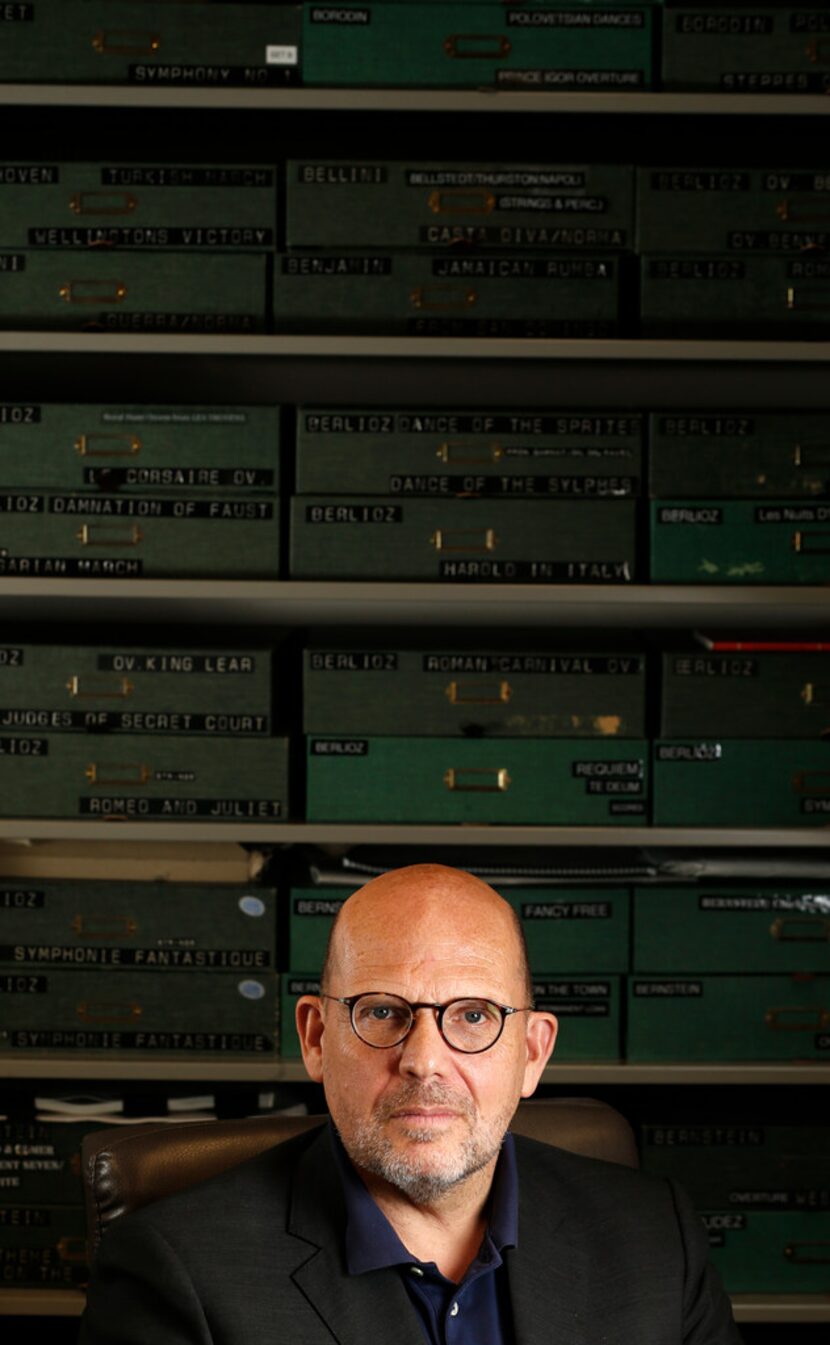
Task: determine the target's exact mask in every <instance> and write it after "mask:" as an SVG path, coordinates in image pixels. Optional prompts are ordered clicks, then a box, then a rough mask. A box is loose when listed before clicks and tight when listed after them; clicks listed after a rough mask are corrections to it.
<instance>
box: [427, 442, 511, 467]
mask: <svg viewBox="0 0 830 1345" xmlns="http://www.w3.org/2000/svg"><path fill="white" fill-rule="evenodd" d="M435 456H436V457H438V458H440V459H441V461H442V462H450V463H456V464H457V465H458V466H459V467H487V466H489V465H490V463H493V462H498V461H499V460H500V459H501V458H503V457H504V449H503V448H502V446H501V444H485V445H481V444H468V443H467V442H466V441H465V440H464V439H448V440H447V441H446V443H443V444H441V446H440V448H438V449H437V450H436V455H435Z"/></svg>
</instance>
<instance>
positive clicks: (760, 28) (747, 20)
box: [662, 0, 830, 94]
mask: <svg viewBox="0 0 830 1345" xmlns="http://www.w3.org/2000/svg"><path fill="white" fill-rule="evenodd" d="M828 36H830V15H829V14H828V12H827V10H826V9H823V8H821V7H820V6H818V5H816V4H812V5H811V4H809V3H805V4H799V5H793V4H788V3H781V2H780V0H779V3H777V4H758V5H746V4H744V5H738V4H734V5H729V4H724V3H721V2H720V0H715V3H713V2H712V0H709V3H707V2H706V0H701V2H700V3H697V4H694V3H692V4H689V3H683V0H665V9H664V14H663V43H662V46H663V50H662V72H663V87H664V88H666V89H717V90H719V91H720V92H722V93H764V94H771V93H772V94H775V93H826V92H827V90H828V88H830V52H828V42H827V39H828Z"/></svg>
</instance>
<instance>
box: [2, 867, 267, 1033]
mask: <svg viewBox="0 0 830 1345" xmlns="http://www.w3.org/2000/svg"><path fill="white" fill-rule="evenodd" d="M275 930H276V892H275V890H274V889H273V888H269V887H263V886H259V885H256V884H254V885H251V886H248V885H229V884H223V883H212V882H210V881H209V880H208V881H205V880H203V881H201V882H188V883H179V882H167V883H163V882H162V883H153V882H129V881H125V880H123V879H119V880H112V881H93V880H85V881H84V880H75V881H64V882H61V881H57V880H36V881H31V882H29V883H26V884H23V883H21V882H20V881H19V880H16V881H13V882H12V881H10V880H4V881H3V882H2V884H1V885H0V931H1V932H2V939H3V942H2V945H0V986H2V989H3V992H4V993H3V1004H4V1015H3V1027H2V1030H0V1054H2V1055H6V1056H14V1055H15V1054H17V1053H22V1054H25V1055H33V1056H37V1055H40V1054H43V1055H50V1054H52V1055H53V1054H55V1053H57V1054H60V1055H64V1054H70V1055H71V1054H73V1053H80V1054H83V1055H85V1056H86V1055H90V1056H96V1055H104V1056H108V1055H109V1056H122V1058H123V1057H124V1056H126V1058H128V1059H132V1060H137V1059H141V1058H144V1059H152V1058H153V1057H158V1056H159V1055H162V1056H165V1057H168V1058H169V1057H173V1058H177V1057H178V1058H180V1059H182V1060H193V1059H197V1058H200V1059H204V1060H220V1059H222V1058H223V1057H224V1058H227V1057H235V1058H252V1057H255V1056H264V1055H273V1054H274V1053H275V1052H276V1028H277V993H278V988H277V975H276V972H275V969H274V967H275V947H276V938H275Z"/></svg>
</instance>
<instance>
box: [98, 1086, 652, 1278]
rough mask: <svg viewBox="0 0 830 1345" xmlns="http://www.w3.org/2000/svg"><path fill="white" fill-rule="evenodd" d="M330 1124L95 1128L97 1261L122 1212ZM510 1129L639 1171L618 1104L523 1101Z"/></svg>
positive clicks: (284, 1121)
mask: <svg viewBox="0 0 830 1345" xmlns="http://www.w3.org/2000/svg"><path fill="white" fill-rule="evenodd" d="M324 1119H325V1118H324V1117H322V1116H279V1115H277V1116H256V1117H251V1118H248V1119H246V1120H241V1121H191V1122H186V1121H185V1122H177V1123H175V1124H172V1125H166V1124H163V1123H162V1124H159V1123H157V1122H156V1123H154V1122H150V1123H148V1124H144V1125H135V1126H110V1127H109V1128H108V1129H106V1130H96V1131H93V1132H92V1133H91V1134H89V1135H87V1136H86V1137H85V1138H84V1141H83V1146H82V1151H81V1152H82V1159H81V1166H82V1173H83V1184H84V1200H85V1203H86V1214H87V1239H88V1244H87V1245H88V1251H89V1259H90V1261H91V1259H92V1256H93V1255H94V1252H95V1249H96V1248H97V1246H98V1243H99V1242H100V1240H101V1236H102V1234H103V1233H105V1232H106V1230H107V1228H108V1227H109V1225H110V1224H111V1223H113V1221H114V1220H115V1219H120V1217H121V1216H122V1214H129V1213H130V1211H132V1210H137V1209H141V1207H142V1206H143V1205H149V1204H150V1203H151V1202H152V1201H154V1200H160V1199H161V1198H162V1197H163V1196H169V1195H174V1194H175V1193H176V1192H177V1191H182V1190H184V1189H186V1188H187V1187H188V1186H195V1185H196V1184H197V1182H200V1181H204V1180H205V1179H206V1178H207V1177H213V1176H216V1175H217V1174H218V1173H220V1172H224V1171H225V1169H226V1168H231V1167H234V1166H235V1165H236V1164H237V1163H244V1162H245V1160H246V1159H248V1158H254V1157H255V1156H256V1155H257V1154H259V1153H261V1152H262V1151H263V1150H264V1149H268V1148H270V1147H271V1146H272V1145H274V1144H280V1143H281V1142H282V1141H283V1140H287V1139H290V1138H291V1137H292V1135H296V1134H298V1133H299V1132H300V1131H302V1130H308V1129H309V1128H310V1127H311V1126H314V1125H320V1124H321V1122H322V1121H323V1120H324ZM510 1128H511V1130H513V1131H514V1132H515V1133H516V1134H519V1135H528V1136H530V1138H531V1139H535V1140H542V1141H543V1142H545V1143H547V1144H555V1145H557V1146H558V1147H559V1148H560V1149H568V1150H570V1151H571V1152H572V1153H579V1154H586V1155H588V1156H589V1157H591V1158H604V1159H606V1160H607V1161H608V1162H611V1163H622V1164H624V1165H626V1166H627V1167H637V1166H638V1161H639V1160H638V1156H637V1146H636V1144H635V1142H634V1135H633V1132H632V1130H631V1127H630V1125H629V1124H628V1122H627V1121H626V1120H625V1118H624V1117H623V1116H621V1115H620V1113H619V1112H617V1111H615V1110H614V1108H613V1107H609V1106H608V1105H607V1103H604V1102H598V1101H596V1100H595V1099H593V1098H561V1099H560V1098H555V1099H540V1100H537V1101H528V1102H522V1103H520V1104H519V1109H518V1111H517V1112H516V1115H515V1117H514V1118H513V1121H512V1123H511V1127H510Z"/></svg>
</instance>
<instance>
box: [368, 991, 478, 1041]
mask: <svg viewBox="0 0 830 1345" xmlns="http://www.w3.org/2000/svg"><path fill="white" fill-rule="evenodd" d="M412 1019H413V1013H412V1010H411V1008H410V1007H409V1005H408V1003H407V1002H406V1000H405V999H399V998H398V996H397V995H361V997H360V999H359V1000H358V1001H357V1003H356V1004H355V1005H354V1008H353V1009H352V1023H353V1024H354V1030H355V1032H356V1033H357V1035H358V1037H360V1039H361V1041H365V1042H366V1044H367V1046H397V1044H398V1042H401V1041H403V1039H404V1037H405V1036H406V1034H407V1032H408V1031H409V1029H410V1026H411V1024H412ZM503 1021H504V1020H503V1015H502V1011H501V1009H500V1008H499V1007H498V1005H497V1004H492V1003H491V1002H490V1001H489V1000H486V999H454V1000H452V1001H451V1003H449V1004H448V1005H447V1006H446V1008H445V1009H444V1014H443V1017H442V1020H441V1028H442V1031H443V1034H444V1040H445V1041H447V1042H448V1043H449V1045H450V1046H454V1047H455V1048H456V1050H459V1051H469V1052H474V1051H486V1050H487V1047H488V1046H492V1045H493V1043H494V1042H495V1041H496V1040H497V1038H498V1036H499V1033H500V1032H501V1029H502V1022H503Z"/></svg>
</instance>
